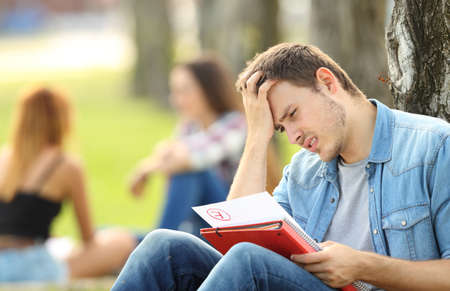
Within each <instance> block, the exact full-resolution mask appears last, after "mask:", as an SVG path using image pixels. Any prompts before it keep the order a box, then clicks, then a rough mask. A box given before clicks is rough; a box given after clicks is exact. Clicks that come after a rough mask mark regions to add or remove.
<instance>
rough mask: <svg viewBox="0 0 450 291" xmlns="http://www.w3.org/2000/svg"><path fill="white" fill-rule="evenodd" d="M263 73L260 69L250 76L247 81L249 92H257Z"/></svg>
mask: <svg viewBox="0 0 450 291" xmlns="http://www.w3.org/2000/svg"><path fill="white" fill-rule="evenodd" d="M262 75H263V73H262V72H261V71H258V72H256V73H254V74H253V75H251V76H250V78H248V80H247V82H245V84H246V88H247V92H251V93H254V94H257V93H258V92H257V90H256V83H258V80H259V78H261V77H262Z"/></svg>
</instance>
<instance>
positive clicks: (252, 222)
mask: <svg viewBox="0 0 450 291" xmlns="http://www.w3.org/2000/svg"><path fill="white" fill-rule="evenodd" d="M193 209H194V211H195V212H197V214H199V215H200V216H201V217H202V218H203V219H204V220H205V221H206V222H208V223H209V224H210V225H211V228H203V229H201V230H200V234H201V235H202V236H203V237H204V238H205V239H206V240H208V241H209V242H210V243H211V244H212V245H213V246H214V247H215V248H216V249H217V250H218V251H219V252H221V253H222V254H225V253H226V252H227V251H228V250H229V249H230V248H231V247H232V246H233V245H235V244H237V243H240V242H251V243H254V244H256V245H259V246H262V247H264V248H267V249H269V250H272V251H274V252H276V253H278V254H280V255H282V256H284V257H286V258H289V257H290V256H291V255H292V254H301V253H310V252H317V251H320V250H321V248H320V246H319V244H318V243H317V242H316V241H314V240H313V239H312V238H311V237H310V236H309V235H308V234H307V233H306V232H305V231H304V230H303V228H302V227H300V225H298V224H297V222H296V221H295V220H294V219H293V218H292V216H290V215H289V214H288V213H287V212H286V211H285V210H284V209H283V208H282V207H281V206H280V205H279V204H278V203H277V202H276V201H275V199H274V198H273V197H272V196H271V195H270V194H269V193H267V192H263V193H257V194H253V195H249V196H245V197H242V198H237V199H233V200H229V201H225V202H219V203H213V204H208V205H203V206H197V207H193ZM341 290H343V291H353V290H363V291H366V290H367V291H369V290H370V288H369V287H368V286H367V285H366V284H365V283H363V282H360V281H356V282H354V283H353V284H352V285H349V286H346V287H344V288H341Z"/></svg>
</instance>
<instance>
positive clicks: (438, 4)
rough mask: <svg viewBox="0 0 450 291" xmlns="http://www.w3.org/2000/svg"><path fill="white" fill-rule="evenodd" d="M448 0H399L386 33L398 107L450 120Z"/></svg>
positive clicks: (393, 92)
mask: <svg viewBox="0 0 450 291" xmlns="http://www.w3.org/2000/svg"><path fill="white" fill-rule="evenodd" d="M449 10H450V4H449V2H448V1H447V0H414V1H413V0H396V1H395V6H394V10H393V13H392V18H391V23H390V25H389V27H388V29H387V32H386V46H387V50H388V64H389V77H390V81H389V84H390V88H391V92H392V95H393V97H394V105H395V107H396V108H398V109H400V110H404V111H408V112H414V113H419V114H425V115H431V116H436V117H440V118H442V119H444V120H447V121H450V62H449V18H448V15H449V12H450V11H449Z"/></svg>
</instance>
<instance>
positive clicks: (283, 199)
mask: <svg viewBox="0 0 450 291" xmlns="http://www.w3.org/2000/svg"><path fill="white" fill-rule="evenodd" d="M289 171H290V165H287V166H286V167H284V169H283V178H282V179H281V181H280V183H279V184H278V186H277V187H276V188H275V190H273V197H274V198H275V200H276V201H277V202H278V204H280V205H281V206H282V207H283V208H284V210H286V211H287V212H288V213H289V215H291V216H292V209H291V206H290V204H289V195H288V181H289V180H288V179H289V178H288V177H289Z"/></svg>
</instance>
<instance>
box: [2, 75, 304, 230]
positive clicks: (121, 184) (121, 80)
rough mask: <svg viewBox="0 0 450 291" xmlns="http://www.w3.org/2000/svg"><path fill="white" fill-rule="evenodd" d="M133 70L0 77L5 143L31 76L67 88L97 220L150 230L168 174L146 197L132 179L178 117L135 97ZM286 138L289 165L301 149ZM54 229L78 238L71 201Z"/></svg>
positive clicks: (75, 143)
mask: <svg viewBox="0 0 450 291" xmlns="http://www.w3.org/2000/svg"><path fill="white" fill-rule="evenodd" d="M129 75H130V74H128V73H127V72H116V71H85V72H65V73H53V74H45V75H44V76H33V75H24V76H22V79H21V80H15V81H1V80H2V78H1V76H0V144H4V143H5V140H6V137H7V134H8V129H9V125H10V121H11V113H12V110H13V107H14V103H15V99H16V97H17V96H18V94H19V93H20V91H21V90H22V89H23V88H26V87H27V86H29V85H30V84H33V83H30V82H29V81H28V80H36V79H39V80H40V81H41V83H44V84H48V85H51V86H56V87H58V88H61V89H63V90H64V91H65V92H67V93H68V94H69V95H70V97H71V100H72V101H73V104H74V107H75V109H76V120H75V133H74V135H73V137H72V139H71V142H70V146H69V148H70V150H71V151H72V152H74V153H75V154H77V155H79V156H80V157H81V158H82V160H83V162H84V166H85V168H86V176H87V182H88V189H89V200H90V202H91V212H92V213H93V220H94V223H95V225H96V226H97V227H102V226H111V225H120V226H125V227H128V228H132V229H142V230H149V229H150V228H151V227H154V226H155V224H156V223H157V220H158V218H159V215H160V211H161V204H162V202H163V199H164V181H163V178H162V177H161V176H156V177H155V178H154V179H152V180H150V183H149V185H148V187H147V189H146V193H145V195H144V197H142V198H140V199H135V198H133V197H132V196H131V195H130V193H129V191H128V189H127V186H128V178H129V175H130V172H131V170H132V169H133V167H134V166H135V164H136V162H137V161H138V160H139V159H141V158H142V157H144V156H146V155H147V154H149V153H150V152H151V150H152V148H153V147H154V145H155V144H156V143H157V142H158V141H160V140H161V139H164V138H168V137H170V136H171V133H172V130H173V127H174V125H175V116H174V114H173V113H172V112H171V111H168V110H163V109H161V108H159V107H158V106H156V105H155V104H152V103H151V102H150V100H149V99H148V98H136V97H135V96H132V95H131V93H130V90H129V87H128V84H129ZM3 80H4V79H3ZM280 141H281V142H280V144H281V149H282V160H283V161H284V164H285V163H286V162H287V161H288V160H289V157H290V156H291V154H292V153H293V152H294V151H296V150H297V148H295V147H292V146H290V145H288V144H287V141H286V138H285V137H284V136H282V137H280ZM53 234H54V235H56V236H71V237H78V227H77V224H76V220H75V218H74V215H73V212H72V207H71V205H69V204H67V205H65V207H64V208H63V212H62V215H60V216H59V217H58V219H57V220H56V222H55V224H54V227H53Z"/></svg>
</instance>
